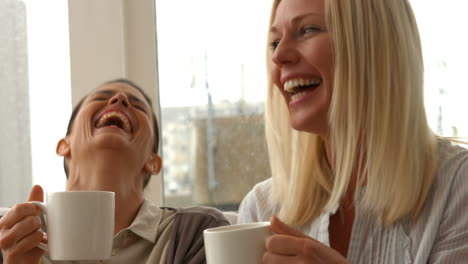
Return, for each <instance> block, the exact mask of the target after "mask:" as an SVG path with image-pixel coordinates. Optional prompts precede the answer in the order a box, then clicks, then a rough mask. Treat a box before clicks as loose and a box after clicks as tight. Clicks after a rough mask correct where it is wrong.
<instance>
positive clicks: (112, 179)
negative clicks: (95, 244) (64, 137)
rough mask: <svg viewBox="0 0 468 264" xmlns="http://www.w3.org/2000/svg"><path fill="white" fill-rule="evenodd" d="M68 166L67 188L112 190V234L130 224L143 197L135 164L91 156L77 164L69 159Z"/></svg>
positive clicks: (72, 189) (112, 158) (140, 178)
mask: <svg viewBox="0 0 468 264" xmlns="http://www.w3.org/2000/svg"><path fill="white" fill-rule="evenodd" d="M69 167H70V170H69V179H68V182H67V188H66V189H67V191H80V190H82V191H85V190H87V191H93V190H94V191H111V192H114V193H115V234H117V233H118V232H119V231H120V230H122V229H124V228H127V227H128V226H130V224H131V223H132V222H133V220H134V219H135V217H136V215H137V213H138V210H139V208H140V206H141V204H142V203H143V199H144V198H143V188H142V185H143V175H144V172H143V170H141V169H140V170H134V169H133V170H132V169H131V168H135V167H136V166H130V164H129V161H128V160H119V159H116V157H115V156H113V157H112V155H94V157H92V158H89V159H88V160H82V162H80V163H79V164H75V163H73V161H71V162H70V166H69ZM140 168H142V166H141V167H140Z"/></svg>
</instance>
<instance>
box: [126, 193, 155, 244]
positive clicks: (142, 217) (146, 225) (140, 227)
mask: <svg viewBox="0 0 468 264" xmlns="http://www.w3.org/2000/svg"><path fill="white" fill-rule="evenodd" d="M162 212H163V211H162V209H161V208H159V207H157V206H156V205H155V204H153V203H152V202H150V201H149V200H147V199H145V200H144V201H143V203H142V204H141V206H140V210H138V214H137V216H136V217H135V220H133V222H132V224H131V225H130V226H129V227H128V229H129V230H130V231H132V232H133V233H135V234H136V235H138V236H140V237H142V238H143V239H145V240H147V241H149V242H151V243H155V241H156V236H157V233H158V228H159V224H160V222H161V218H162Z"/></svg>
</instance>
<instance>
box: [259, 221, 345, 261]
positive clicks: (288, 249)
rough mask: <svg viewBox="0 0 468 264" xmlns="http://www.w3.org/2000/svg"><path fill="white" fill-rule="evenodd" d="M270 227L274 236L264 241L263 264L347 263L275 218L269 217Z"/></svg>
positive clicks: (333, 252) (331, 251)
mask: <svg viewBox="0 0 468 264" xmlns="http://www.w3.org/2000/svg"><path fill="white" fill-rule="evenodd" d="M270 225H271V227H270V228H271V230H272V231H273V232H274V233H275V234H274V235H272V236H271V237H269V238H268V239H267V241H266V249H267V252H266V253H265V254H264V255H263V263H264V264H277V263H278V264H279V263H281V264H294V263H314V264H319V263H327V264H331V263H348V261H347V260H346V259H345V258H344V257H343V256H342V255H341V254H340V253H338V252H337V251H336V250H334V249H332V248H330V247H327V246H325V245H324V244H322V243H320V242H318V241H317V240H315V239H313V238H311V237H308V236H306V235H305V234H303V233H301V232H300V231H298V230H296V229H294V228H292V227H290V226H288V225H286V224H285V223H283V222H281V221H280V220H279V219H278V217H276V216H272V217H271V219H270Z"/></svg>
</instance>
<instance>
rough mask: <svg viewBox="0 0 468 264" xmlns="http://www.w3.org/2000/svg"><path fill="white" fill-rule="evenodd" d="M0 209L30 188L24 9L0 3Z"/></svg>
mask: <svg viewBox="0 0 468 264" xmlns="http://www.w3.org/2000/svg"><path fill="white" fill-rule="evenodd" d="M0 65H1V66H0V67H1V70H0V80H1V88H0V98H2V103H1V104H0V120H1V125H0V127H1V128H0V206H10V205H12V204H14V203H17V202H19V201H22V200H24V199H25V197H26V195H27V189H29V188H30V186H31V182H32V177H31V140H30V137H29V131H30V117H29V113H30V111H29V86H28V55H27V37H26V7H25V5H24V3H23V2H21V1H16V0H3V1H0Z"/></svg>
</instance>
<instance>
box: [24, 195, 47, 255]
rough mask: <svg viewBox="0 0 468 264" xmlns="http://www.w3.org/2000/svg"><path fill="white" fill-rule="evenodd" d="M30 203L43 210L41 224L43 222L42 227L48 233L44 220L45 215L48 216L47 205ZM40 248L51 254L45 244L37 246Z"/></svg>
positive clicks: (36, 202) (35, 202)
mask: <svg viewBox="0 0 468 264" xmlns="http://www.w3.org/2000/svg"><path fill="white" fill-rule="evenodd" d="M29 203H32V204H34V205H37V206H39V208H41V216H40V217H41V222H42V226H43V227H44V228H43V229H44V231H45V232H47V226H46V221H45V219H44V215H47V206H46V204H45V203H41V202H38V201H30V202H29ZM37 247H38V248H40V249H42V250H44V251H45V252H49V247H48V246H47V244H44V243H39V244H38V245H37Z"/></svg>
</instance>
